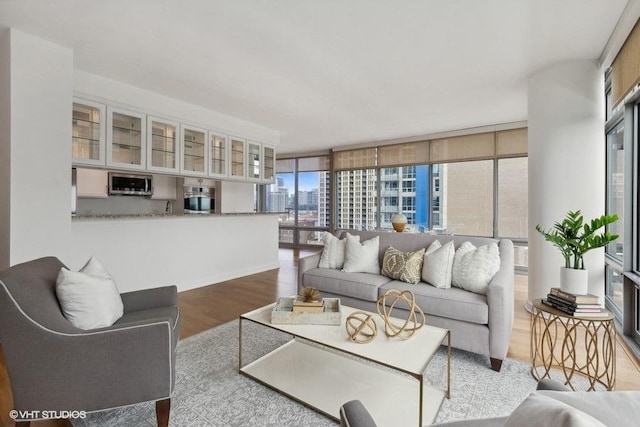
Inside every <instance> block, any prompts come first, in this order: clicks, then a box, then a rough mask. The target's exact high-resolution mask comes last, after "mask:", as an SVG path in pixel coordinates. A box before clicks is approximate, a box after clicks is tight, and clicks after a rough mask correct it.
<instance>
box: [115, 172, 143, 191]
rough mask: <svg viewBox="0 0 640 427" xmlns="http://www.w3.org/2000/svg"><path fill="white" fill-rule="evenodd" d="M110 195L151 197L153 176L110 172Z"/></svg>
mask: <svg viewBox="0 0 640 427" xmlns="http://www.w3.org/2000/svg"><path fill="white" fill-rule="evenodd" d="M109 194H114V195H125V196H151V195H152V194H153V178H152V176H151V175H141V174H124V173H116V172H109Z"/></svg>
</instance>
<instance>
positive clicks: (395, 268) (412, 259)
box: [382, 246, 424, 285]
mask: <svg viewBox="0 0 640 427" xmlns="http://www.w3.org/2000/svg"><path fill="white" fill-rule="evenodd" d="M423 257H424V249H420V250H417V251H414V252H402V251H399V250H397V249H396V248H394V247H393V246H389V247H388V248H387V250H386V251H385V252H384V259H383V261H382V274H383V275H385V276H387V277H390V278H392V279H397V280H402V281H403V282H407V283H413V284H414V285H415V284H416V283H418V282H419V281H420V275H421V273H422V258H423Z"/></svg>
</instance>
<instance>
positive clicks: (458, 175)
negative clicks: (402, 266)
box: [271, 128, 528, 269]
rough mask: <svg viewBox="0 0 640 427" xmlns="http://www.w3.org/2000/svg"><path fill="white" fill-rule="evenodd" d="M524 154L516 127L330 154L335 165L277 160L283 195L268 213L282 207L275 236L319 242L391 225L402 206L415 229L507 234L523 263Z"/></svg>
mask: <svg viewBox="0 0 640 427" xmlns="http://www.w3.org/2000/svg"><path fill="white" fill-rule="evenodd" d="M526 154H527V137H526V128H517V129H511V130H504V131H497V132H487V133H482V134H475V135H466V136H461V137H452V138H446V139H439V140H432V141H418V142H411V143H403V144H395V145H384V146H380V147H372V148H361V149H353V150H343V151H334V153H333V166H332V169H331V168H329V162H328V160H327V161H326V163H325V160H324V159H325V158H323V159H322V160H321V161H319V158H316V157H309V158H295V159H279V160H278V165H277V184H276V185H275V186H273V188H272V190H271V194H272V195H273V197H277V198H278V200H280V203H279V205H278V206H279V208H278V209H272V211H279V212H283V213H282V214H281V222H280V236H281V240H280V241H281V243H283V244H288V245H319V244H322V241H321V237H322V232H323V231H325V230H330V229H331V230H335V229H356V230H389V231H391V230H392V229H393V227H392V225H391V217H392V216H393V215H394V214H397V213H402V214H404V215H405V216H406V217H407V222H408V227H407V228H408V230H409V231H412V232H435V233H450V234H458V235H467V236H487V237H496V238H503V237H504V238H510V239H512V240H513V241H514V244H515V247H516V251H515V254H516V264H517V266H518V267H520V268H525V269H526V268H527V266H528V262H527V211H528V208H527V199H528V192H527V177H528V173H527V157H526ZM326 158H327V159H328V156H327V157H326ZM331 170H333V173H331ZM330 188H331V189H332V191H331V192H330V191H329V189H330ZM274 206H275V204H274Z"/></svg>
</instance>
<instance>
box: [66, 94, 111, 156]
mask: <svg viewBox="0 0 640 427" xmlns="http://www.w3.org/2000/svg"><path fill="white" fill-rule="evenodd" d="M104 122H105V106H104V105H102V104H97V103H95V102H91V101H85V100H82V99H74V102H73V119H72V128H71V135H72V136H71V155H72V159H73V163H74V164H82V165H104V164H105V126H104Z"/></svg>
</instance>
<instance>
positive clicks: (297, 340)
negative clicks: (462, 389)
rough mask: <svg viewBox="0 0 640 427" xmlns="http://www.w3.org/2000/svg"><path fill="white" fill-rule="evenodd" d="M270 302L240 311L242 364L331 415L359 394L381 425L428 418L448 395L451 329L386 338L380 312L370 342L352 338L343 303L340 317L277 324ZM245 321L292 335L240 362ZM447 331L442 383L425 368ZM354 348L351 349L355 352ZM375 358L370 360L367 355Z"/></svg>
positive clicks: (246, 371) (432, 417) (250, 372)
mask: <svg viewBox="0 0 640 427" xmlns="http://www.w3.org/2000/svg"><path fill="white" fill-rule="evenodd" d="M274 305H275V304H270V305H267V306H265V307H261V308H259V309H257V310H254V311H251V312H249V313H245V314H243V315H241V316H240V321H239V325H240V326H239V327H240V330H239V368H238V370H239V372H240V373H241V374H243V375H246V376H248V377H250V378H253V379H254V380H256V381H258V382H260V383H262V384H265V385H267V386H269V387H271V388H273V389H275V390H276V391H279V392H280V393H282V394H284V395H286V396H289V397H291V398H293V399H295V400H297V401H299V402H301V403H303V404H305V405H307V406H309V407H311V408H313V409H315V410H317V411H319V412H321V413H323V414H325V415H327V416H329V417H332V418H334V419H336V420H339V410H340V406H341V405H342V404H344V403H345V402H347V401H349V400H353V399H359V400H361V401H362V402H363V403H364V405H365V406H366V407H367V409H368V410H369V412H371V415H372V417H373V418H374V420H375V421H376V423H377V425H378V426H381V427H383V426H394V427H395V426H412V425H413V426H415V425H417V426H424V425H428V424H432V423H433V421H434V420H435V417H436V415H437V413H438V411H439V410H440V405H441V404H442V402H443V400H444V398H445V397H447V398H449V393H450V381H451V379H450V374H451V334H450V332H449V331H448V330H446V329H441V328H436V327H433V326H427V325H425V326H423V327H422V328H421V329H419V330H418V331H416V333H415V334H414V335H413V337H411V338H410V339H408V340H401V339H397V338H395V339H390V338H387V336H386V335H385V334H384V328H383V326H384V324H383V322H382V319H381V318H380V316H379V315H378V314H375V316H374V317H375V319H376V322H377V324H378V336H377V337H376V339H374V340H373V341H372V342H370V343H368V344H357V343H354V342H351V341H350V340H349V338H348V335H347V332H346V329H345V319H346V318H347V316H348V315H349V314H351V313H353V312H355V311H359V310H356V309H354V308H351V307H346V306H342V324H341V325H340V326H326V325H280V324H278V325H274V324H271V310H272V309H273V306H274ZM245 321H250V322H255V323H257V324H260V325H264V326H266V327H269V328H273V329H276V330H279V331H282V332H286V333H287V334H290V335H292V336H293V339H292V340H291V341H289V342H287V343H286V344H284V345H282V346H280V347H278V348H277V349H275V350H273V351H271V352H270V353H268V354H266V355H264V356H262V357H260V358H259V359H257V360H255V361H253V362H251V363H249V364H248V365H246V366H244V365H243V361H242V340H243V330H242V325H243V322H245ZM445 339H446V345H447V347H448V351H447V373H446V375H447V381H446V384H447V387H446V389H444V390H443V389H439V388H437V387H433V386H431V385H428V384H425V378H424V372H425V370H426V369H427V365H428V364H429V362H430V361H431V358H432V357H433V355H434V354H435V352H436V351H437V350H438V348H439V347H440V345H442V344H443V341H444V340H445ZM353 356H355V357H353ZM371 362H373V363H371Z"/></svg>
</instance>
